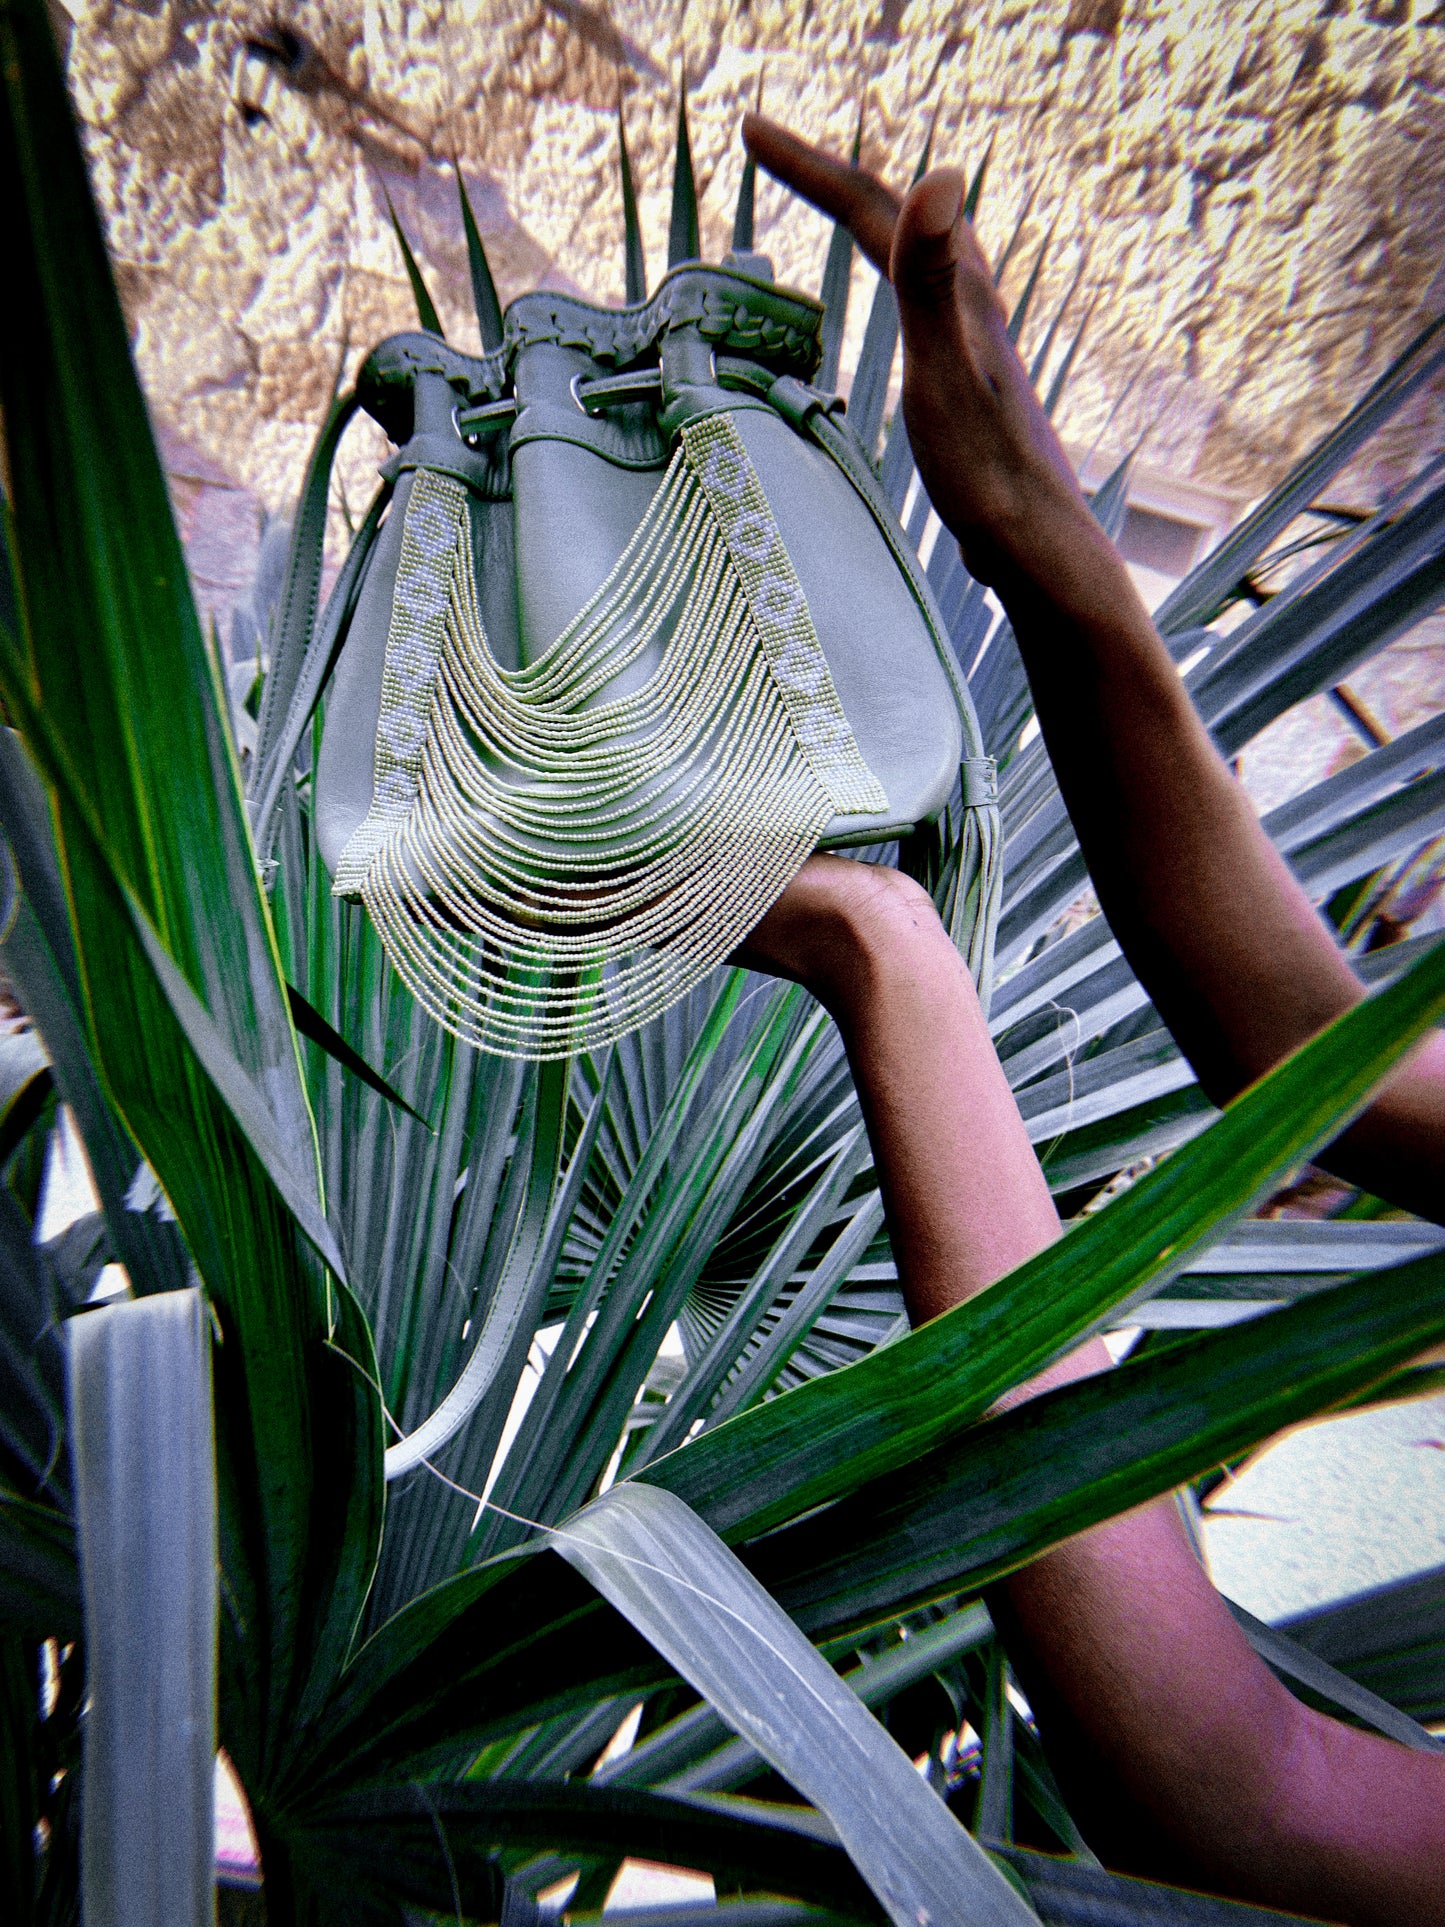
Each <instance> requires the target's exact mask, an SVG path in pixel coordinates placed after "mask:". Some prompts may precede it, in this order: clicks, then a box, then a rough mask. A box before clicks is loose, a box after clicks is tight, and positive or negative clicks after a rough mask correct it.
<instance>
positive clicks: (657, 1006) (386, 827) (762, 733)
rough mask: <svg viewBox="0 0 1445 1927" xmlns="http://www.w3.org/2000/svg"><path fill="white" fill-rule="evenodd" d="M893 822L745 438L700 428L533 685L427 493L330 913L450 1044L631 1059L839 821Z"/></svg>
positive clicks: (719, 428) (449, 519)
mask: <svg viewBox="0 0 1445 1927" xmlns="http://www.w3.org/2000/svg"><path fill="white" fill-rule="evenodd" d="M649 651H651V652H653V656H654V657H655V662H654V666H652V667H651V671H650V673H649V674H647V676H646V679H645V680H644V681H642V682H641V684H640V685H639V686H638V687H636V688H633V689H630V690H629V691H628V692H627V693H625V694H613V695H609V693H608V691H609V687H610V686H611V685H612V684H613V683H615V681H616V679H617V678H618V677H619V676H620V675H621V674H622V672H623V671H625V670H626V669H627V668H628V667H629V665H632V664H634V663H637V662H639V660H640V659H641V658H643V657H644V656H645V655H647V653H648V652H649ZM887 807H888V802H887V797H886V796H885V794H884V792H883V789H882V787H881V785H880V784H879V782H878V780H877V778H876V777H875V776H874V775H873V773H872V771H871V770H870V769H869V768H868V766H867V764H866V763H865V762H864V760H863V758H862V755H861V754H860V752H859V750H858V746H857V743H856V741H855V739H854V737H853V733H852V730H851V729H850V728H849V725H848V721H847V718H846V717H845V716H844V714H843V709H842V705H841V704H840V703H839V701H838V696H837V692H836V690H835V688H834V685H833V679H832V675H831V673H830V672H829V669H828V665H827V661H826V659H825V658H824V655H823V652H822V649H821V647H820V645H819V642H818V638H817V635H816V632H815V631H814V628H813V623H812V618H811V616H810V615H809V613H808V606H807V601H806V598H805V597H804V594H803V590H802V587H801V585H800V583H799V582H798V579H797V576H796V574H795V572H794V570H793V567H792V563H791V561H790V560H789V558H788V554H787V550H786V548H785V547H784V545H783V541H782V538H781V536H780V535H779V533H778V529H777V525H776V523H775V522H774V520H773V517H772V514H771V511H770V510H769V508H768V504H767V501H766V498H765V497H764V495H763V491H762V488H761V485H760V483H759V481H758V478H757V475H756V473H755V472H754V470H753V468H752V464H751V463H750V462H749V460H748V457H747V453H746V451H745V449H744V448H743V445H742V442H741V441H740V439H739V437H738V434H737V431H736V429H735V428H734V426H733V424H732V422H731V421H730V420H729V419H728V417H727V416H726V415H715V416H709V417H706V418H704V419H703V420H701V421H698V422H693V423H690V424H688V425H687V427H685V428H684V429H683V431H682V435H681V439H680V443H679V447H678V450H677V453H676V454H675V456H674V457H673V460H672V463H671V465H670V467H669V468H668V470H667V473H666V475H665V476H664V477H663V480H662V482H661V484H660V485H659V487H658V490H657V493H656V495H655V496H654V498H653V501H652V504H651V506H650V507H649V509H648V511H647V513H646V515H645V516H644V517H643V519H642V522H641V524H640V525H639V527H638V529H637V532H636V534H635V535H634V536H633V538H632V541H631V542H630V543H629V545H628V547H627V549H626V551H625V552H624V554H623V555H622V557H621V558H620V560H619V561H618V563H617V565H616V567H615V568H614V570H613V571H612V574H611V575H610V576H609V577H608V579H607V580H606V582H604V583H603V584H602V586H601V588H600V589H598V591H597V592H596V594H595V595H594V596H593V597H592V599H591V601H590V602H589V603H588V604H587V606H586V607H585V608H584V609H582V610H581V612H580V613H579V614H578V615H577V616H576V617H575V618H574V619H573V621H572V622H571V623H570V624H569V625H568V627H567V628H566V629H565V630H564V632H563V633H562V635H561V636H559V637H558V639H557V641H556V642H555V643H554V644H553V645H552V647H551V648H549V649H548V650H547V651H546V652H545V654H543V655H542V656H540V657H539V658H538V659H537V660H536V661H535V662H533V663H530V664H528V665H527V666H526V667H525V668H522V669H518V670H511V671H509V670H505V669H503V668H501V667H500V666H499V665H498V663H497V661H496V659H495V657H494V655H493V653H492V651H491V649H490V647H489V645H488V642H487V637H486V633H485V630H484V628H483V626H482V621H481V616H480V613H479V605H478V598H477V588H476V580H475V576H474V573H473V561H472V543H471V540H470V528H469V522H468V511H467V496H466V491H465V489H464V488H463V487H462V486H461V484H460V483H458V482H456V481H454V480H452V479H451V478H450V477H448V476H445V475H439V474H436V473H433V472H432V471H429V470H425V469H423V470H419V471H418V472H417V475H416V481H415V484H414V486H413V488H412V492H411V496H410V499H409V501H408V503H407V507H406V517H405V523H404V526H403V537H402V555H401V562H400V565H399V567H398V571H397V579H396V589H395V595H394V598H393V609H392V621H391V629H390V633H389V636H388V640H387V649H386V661H385V668H384V673H383V680H382V701H381V715H380V721H379V724H378V730H377V742H376V757H375V778H374V790H373V798H372V806H371V809H370V811H369V812H368V814H367V816H366V818H365V820H364V821H363V822H362V823H361V825H360V826H359V827H358V829H357V830H356V832H355V834H354V835H353V836H352V838H351V840H350V842H349V843H348V844H347V846H346V849H345V851H344V852H343V855H342V858H341V861H340V863H339V864H338V866H337V872H336V877H335V882H334V889H335V892H336V894H337V895H358V896H360V898H361V900H362V902H363V903H364V904H365V906H366V908H367V910H368V912H369V913H370V915H371V918H372V920H373V922H374V924H375V926H376V928H377V930H378V932H379V933H380V936H381V940H382V943H383V945H384V946H385V949H386V951H387V954H388V956H389V957H390V959H391V961H392V963H393V965H394V966H395V968H396V970H397V971H398V973H399V974H400V976H401V977H402V978H403V980H404V981H405V982H406V984H407V985H408V987H409V988H410V989H411V991H412V993H413V995H414V996H415V997H416V998H417V999H418V1001H419V1002H420V1003H421V1004H422V1005H423V1007H424V1008H425V1009H426V1010H427V1011H428V1012H429V1013H430V1014H431V1015H432V1016H433V1017H434V1018H435V1019H436V1020H437V1022H438V1023H440V1024H442V1025H443V1026H444V1027H445V1028H446V1029H448V1030H450V1031H452V1032H453V1033H454V1034H455V1035H456V1036H458V1037H461V1038H463V1039H464V1040H465V1041H466V1042H468V1043H471V1044H475V1045H477V1046H478V1047H479V1048H481V1049H483V1050H486V1051H491V1052H493V1053H495V1054H497V1055H500V1056H507V1057H527V1058H532V1059H545V1058H556V1057H565V1056H569V1055H571V1054H573V1053H574V1052H577V1051H580V1050H594V1049H597V1048H599V1047H600V1046H602V1045H604V1044H607V1043H609V1042H611V1041H612V1040H613V1039H614V1038H616V1037H619V1036H621V1035H622V1034H623V1033H624V1032H626V1031H629V1030H632V1029H635V1028H636V1027H637V1026H638V1025H640V1024H643V1023H646V1022H647V1021H648V1019H649V1018H652V1017H655V1016H657V1015H658V1013H659V1012H661V1011H662V1010H664V1009H666V1008H667V1006H668V1005H669V1004H671V1003H673V1002H675V1001H676V1000H677V999H678V998H680V997H682V996H683V995H684V994H685V993H686V992H687V991H688V990H689V989H691V988H692V986H693V985H694V984H696V983H697V982H698V981H699V979H700V978H702V977H703V976H705V975H706V974H707V972H708V971H709V970H711V969H713V968H714V966H715V965H717V964H718V963H719V962H721V961H722V959H723V958H725V957H726V956H727V955H728V954H729V953H730V952H731V951H733V950H734V949H736V947H737V945H738V944H739V943H740V942H741V940H742V939H743V938H744V937H745V936H746V935H747V933H748V931H749V930H751V929H752V927H753V925H754V924H755V923H756V922H757V921H758V919H759V918H760V917H761V916H762V914H763V912H764V911H765V910H766V909H767V908H768V907H769V905H770V904H772V903H773V902H775V901H776V899H777V898H778V896H780V895H781V893H782V891H783V889H784V888H785V887H786V885H787V883H788V882H789V880H790V879H791V878H792V877H793V876H794V875H795V873H796V872H797V871H798V869H799V868H800V867H801V866H802V864H803V863H804V862H805V861H806V859H807V857H808V856H809V855H810V854H811V853H812V851H813V850H814V849H815V848H816V847H817V843H818V838H819V836H820V834H821V832H822V831H823V829H824V827H825V826H826V825H827V824H828V823H829V822H830V821H831V820H832V818H833V817H834V816H836V815H839V814H874V813H881V812H883V811H886V809H887Z"/></svg>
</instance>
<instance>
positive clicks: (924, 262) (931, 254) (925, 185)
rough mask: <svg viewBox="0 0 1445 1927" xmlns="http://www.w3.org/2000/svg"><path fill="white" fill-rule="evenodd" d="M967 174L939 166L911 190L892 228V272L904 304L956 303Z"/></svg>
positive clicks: (934, 304)
mask: <svg viewBox="0 0 1445 1927" xmlns="http://www.w3.org/2000/svg"><path fill="white" fill-rule="evenodd" d="M962 211H963V175H962V174H961V173H960V172H959V170H958V169H957V168H956V167H936V168H934V170H933V172H932V173H931V174H925V175H924V177H923V179H922V180H921V181H919V182H917V183H916V184H915V185H914V186H913V187H912V188H910V189H909V191H908V194H907V196H906V198H905V199H904V202H903V206H902V207H901V208H900V209H899V212H898V222H897V225H896V226H895V228H894V230H893V259H892V262H891V265H890V272H891V275H892V279H893V285H894V287H895V288H896V289H897V291H898V296H899V299H900V300H905V299H906V300H907V301H909V302H911V303H912V304H913V305H914V306H915V307H920V308H925V307H936V306H938V305H940V304H941V303H943V302H945V301H948V302H951V301H952V300H953V283H954V270H955V268H956V267H957V265H958V259H959V250H958V240H959V238H960V237H959V230H960V229H961V228H962V227H963V225H964V224H963V222H962V220H961V219H960V216H961V214H962Z"/></svg>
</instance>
